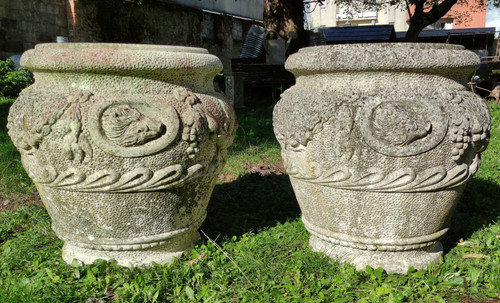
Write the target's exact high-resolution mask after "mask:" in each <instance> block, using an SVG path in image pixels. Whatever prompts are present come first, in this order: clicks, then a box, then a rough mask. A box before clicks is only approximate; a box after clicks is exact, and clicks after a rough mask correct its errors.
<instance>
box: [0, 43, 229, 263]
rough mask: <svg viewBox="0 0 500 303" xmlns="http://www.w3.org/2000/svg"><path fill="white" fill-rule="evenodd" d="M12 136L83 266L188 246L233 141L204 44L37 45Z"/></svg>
mask: <svg viewBox="0 0 500 303" xmlns="http://www.w3.org/2000/svg"><path fill="white" fill-rule="evenodd" d="M21 63H22V65H24V66H25V67H27V68H28V69H29V70H31V71H32V72H33V73H34V75H35V83H34V84H33V85H32V86H31V87H29V88H27V89H25V90H24V91H23V92H22V93H21V95H20V96H19V98H18V99H17V101H16V102H15V103H14V104H13V105H12V107H11V110H10V113H9V122H8V128H9V135H10V136H11V138H12V141H13V142H14V144H15V145H16V147H17V148H18V149H19V151H20V152H21V156H22V162H23V165H24V167H25V168H26V170H27V172H28V174H29V176H30V177H31V178H32V179H33V181H34V182H35V185H36V187H37V189H38V192H39V193H40V196H41V197H42V200H43V202H44V204H45V206H46V208H47V211H48V212H49V214H50V216H51V218H52V219H53V224H52V226H53V229H54V230H55V232H56V234H57V236H58V237H60V238H61V239H63V240H64V242H65V244H64V248H63V258H64V260H65V261H66V262H68V263H71V262H72V260H73V259H74V258H76V259H78V260H80V261H83V262H84V263H89V262H93V261H94V260H95V259H98V258H101V259H116V260H117V262H118V264H121V265H125V266H129V265H137V266H139V265H148V264H151V262H156V263H166V262H169V261H170V260H171V259H172V258H173V257H175V256H179V255H180V254H182V252H183V251H185V250H186V249H190V248H191V247H192V246H193V244H194V242H195V241H196V240H197V239H198V238H199V235H198V232H197V228H198V227H199V226H200V225H201V223H202V222H203V220H204V218H205V215H206V207H207V204H208V201H209V198H210V195H211V193H212V190H213V188H214V186H215V182H216V178H217V175H218V173H219V171H220V170H221V169H222V167H223V165H224V163H225V160H226V155H227V147H228V146H229V145H230V144H231V143H232V140H233V138H234V135H235V130H236V119H235V115H234V111H233V109H232V108H231V106H230V105H228V103H227V102H226V101H224V100H223V99H222V96H221V95H220V94H219V93H216V92H215V91H214V89H213V82H212V81H213V77H214V76H215V75H216V74H217V73H218V72H219V71H220V70H221V69H222V64H221V62H220V61H219V59H218V58H217V57H215V56H212V55H210V54H208V52H207V51H206V50H204V49H198V48H188V47H175V46H157V45H125V44H91V43H88V44H87V43H75V44H73V43H64V44H41V45H37V46H36V48H35V49H34V50H30V51H27V52H26V53H24V54H23V56H22V58H21Z"/></svg>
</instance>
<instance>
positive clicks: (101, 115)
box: [88, 97, 179, 157]
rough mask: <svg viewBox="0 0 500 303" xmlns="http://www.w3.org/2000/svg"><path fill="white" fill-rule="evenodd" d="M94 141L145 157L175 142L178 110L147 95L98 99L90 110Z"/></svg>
mask: <svg viewBox="0 0 500 303" xmlns="http://www.w3.org/2000/svg"><path fill="white" fill-rule="evenodd" d="M88 127H89V132H90V134H91V138H92V141H94V143H95V144H96V145H97V146H99V148H101V149H102V150H104V151H105V152H107V153H109V154H112V155H116V156H120V157H142V156H147V155H150V154H154V153H156V152H159V151H161V150H163V149H165V148H167V147H168V146H170V144H172V142H173V141H174V140H175V138H176V137H177V134H178V131H179V117H178V115H177V111H176V110H175V109H174V108H173V107H172V106H170V105H166V104H165V103H162V102H157V101H150V100H147V99H134V98H131V97H127V98H126V99H123V100H121V99H113V100H103V99H101V100H97V102H96V103H95V104H94V106H92V107H91V108H90V112H89V124H88Z"/></svg>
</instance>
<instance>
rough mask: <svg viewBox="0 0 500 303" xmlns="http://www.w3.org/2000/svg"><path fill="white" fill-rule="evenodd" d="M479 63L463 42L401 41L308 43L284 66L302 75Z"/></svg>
mask: <svg viewBox="0 0 500 303" xmlns="http://www.w3.org/2000/svg"><path fill="white" fill-rule="evenodd" d="M479 64H480V60H479V57H478V56H477V55H476V54H475V53H473V52H471V51H468V50H466V49H465V47H463V46H462V45H455V44H442V43H404V42H402V43H355V44H336V45H322V46H312V47H305V48H302V49H300V50H299V51H298V52H297V53H295V54H293V55H291V56H290V57H289V58H288V60H287V61H286V63H285V68H286V69H287V70H289V71H291V72H293V73H294V74H296V75H302V74H315V73H328V72H343V71H417V72H418V71H426V72H429V70H439V69H460V68H464V67H475V66H478V65H479ZM438 73H439V72H438Z"/></svg>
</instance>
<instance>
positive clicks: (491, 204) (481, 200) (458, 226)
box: [441, 178, 500, 253]
mask: <svg viewBox="0 0 500 303" xmlns="http://www.w3.org/2000/svg"><path fill="white" fill-rule="evenodd" d="M499 217H500V185H498V184H497V183H494V182H491V181H488V180H483V179H478V178H472V179H471V180H470V181H469V182H468V184H467V187H466V188H465V190H464V193H463V194H462V198H461V199H460V201H459V202H458V204H457V208H456V210H455V213H454V214H453V217H452V219H451V226H450V230H449V232H448V233H447V234H446V235H445V237H444V238H443V239H442V240H441V242H442V243H443V247H444V252H445V253H447V252H449V251H450V250H451V249H452V248H453V247H455V246H456V245H457V243H458V242H459V241H460V239H467V238H469V237H470V236H471V235H472V234H473V233H474V232H476V231H478V230H480V229H482V228H483V227H484V226H488V225H490V223H495V222H496V220H497V219H498V218H499Z"/></svg>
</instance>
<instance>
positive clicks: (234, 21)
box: [0, 0, 258, 73]
mask: <svg viewBox="0 0 500 303" xmlns="http://www.w3.org/2000/svg"><path fill="white" fill-rule="evenodd" d="M256 22H258V21H256ZM253 23H254V21H252V20H248V19H242V18H234V17H231V16H228V15H223V14H214V13H209V12H206V11H202V10H199V9H195V8H190V7H186V6H182V5H177V4H173V3H167V2H165V1H161V0H142V1H141V2H140V4H136V3H135V2H132V1H124V0H99V1H96V0H0V59H3V58H5V57H8V56H10V55H13V54H20V53H22V52H23V51H26V50H28V49H30V48H33V47H34V45H35V44H37V43H44V42H55V41H56V36H66V37H69V40H70V41H71V42H117V43H118V42H119V43H149V44H167V45H169V44H170V45H184V46H196V47H202V48H206V49H208V51H209V52H210V53H211V54H214V55H216V56H218V57H219V58H220V59H221V61H222V63H223V64H224V71H225V72H226V73H227V72H229V71H230V70H231V58H235V57H238V56H239V54H240V52H241V48H242V46H243V41H244V36H245V34H246V33H247V32H248V29H249V28H250V26H251V25H252V24H253Z"/></svg>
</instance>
